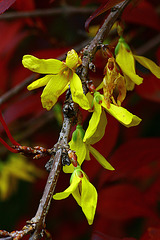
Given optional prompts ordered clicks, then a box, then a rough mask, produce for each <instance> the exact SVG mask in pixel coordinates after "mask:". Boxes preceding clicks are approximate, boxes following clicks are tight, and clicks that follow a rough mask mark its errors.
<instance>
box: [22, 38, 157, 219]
mask: <svg viewBox="0 0 160 240" xmlns="http://www.w3.org/2000/svg"><path fill="white" fill-rule="evenodd" d="M135 60H137V61H138V62H139V63H141V64H142V65H143V66H144V67H146V68H148V69H149V70H150V71H151V72H152V73H153V74H154V75H156V77H158V78H160V67H158V66H157V65H156V64H155V63H153V62H152V61H151V60H149V59H147V58H145V57H141V56H136V55H133V54H132V52H131V50H130V48H129V46H128V45H127V43H126V42H125V40H124V38H123V37H120V39H119V42H118V44H117V46H116V48H115V57H114V56H113V54H111V55H110V56H109V57H108V61H107V63H106V66H105V69H104V78H103V81H102V83H101V84H100V86H99V87H98V88H97V89H95V88H92V89H91V90H90V89H89V90H90V92H88V93H87V95H85V94H84V93H83V88H82V83H81V80H80V78H79V76H78V75H77V74H76V72H75V71H76V69H77V67H79V66H80V65H81V59H80V58H79V56H78V54H77V53H76V52H75V50H73V49H72V50H71V51H69V52H68V53H67V57H66V60H65V61H64V62H61V61H59V60H56V59H48V60H44V59H38V58H36V57H34V56H32V55H25V56H24V57H23V61H22V63H23V65H24V67H26V68H28V69H30V70H32V71H33V72H37V73H40V74H47V75H46V76H44V77H42V78H40V79H38V80H36V81H34V82H33V83H31V84H30V85H29V86H28V90H33V89H36V88H39V87H44V86H45V85H46V86H45V88H44V90H43V93H42V95H41V101H42V105H43V107H44V108H46V109H47V110H50V109H51V108H52V107H53V106H54V105H55V103H56V102H57V99H58V97H59V96H60V95H61V94H63V93H64V92H65V91H66V90H67V89H68V88H69V87H70V90H71V95H72V100H73V101H74V102H76V103H78V104H79V106H80V107H81V108H83V109H85V110H88V111H90V112H92V116H91V119H90V121H89V124H88V128H87V129H86V131H84V130H83V127H82V125H80V124H78V125H77V127H76V130H75V131H74V132H73V134H72V139H71V141H70V142H69V146H70V149H71V152H72V153H74V154H73V155H74V156H73V159H72V157H71V155H70V154H68V156H69V158H70V159H71V162H72V163H73V164H71V165H70V166H64V167H63V170H64V172H66V173H71V174H72V175H71V180H70V186H69V187H68V188H67V189H66V190H65V191H63V192H61V193H56V194H55V195H54V196H53V198H54V199H56V200H59V199H64V198H67V197H68V196H69V195H70V194H72V195H73V197H74V198H75V200H76V201H77V203H78V204H79V205H80V206H81V208H82V211H83V212H84V214H85V216H86V218H87V220H88V223H89V224H92V223H93V219H94V215H95V210H96V205H97V191H96V189H95V187H94V186H93V185H92V184H91V183H90V182H89V179H88V177H87V176H86V174H85V173H84V171H83V170H82V169H81V166H82V164H83V162H84V161H85V160H90V154H91V155H93V156H94V157H95V158H96V159H97V161H98V162H99V163H100V164H101V165H102V166H103V167H104V168H105V169H107V170H114V168H113V167H112V166H111V164H110V163H109V162H108V161H107V160H106V159H105V158H104V157H103V156H102V155H101V154H100V153H99V152H98V151H97V150H96V149H95V148H94V147H93V146H92V145H93V144H95V143H96V142H98V141H99V140H100V139H102V137H103V136H104V133H105V127H106V125H107V118H106V112H107V113H109V114H111V115H112V116H113V117H115V118H116V119H117V120H118V121H119V122H120V123H121V124H123V125H124V126H126V127H132V126H136V125H138V124H139V123H140V122H141V119H140V118H139V117H138V116H136V115H133V114H132V113H130V112H129V111H128V110H126V109H125V108H123V107H121V104H122V102H123V101H124V99H125V97H126V93H127V91H128V90H133V88H134V85H135V84H137V85H139V84H141V83H142V82H143V78H142V77H140V76H138V75H137V74H136V70H135ZM101 88H103V94H101V93H100V92H99V89H101Z"/></svg>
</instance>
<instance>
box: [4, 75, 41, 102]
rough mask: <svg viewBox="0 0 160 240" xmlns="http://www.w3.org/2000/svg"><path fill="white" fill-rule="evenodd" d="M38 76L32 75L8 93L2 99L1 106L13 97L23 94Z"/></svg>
mask: <svg viewBox="0 0 160 240" xmlns="http://www.w3.org/2000/svg"><path fill="white" fill-rule="evenodd" d="M36 76H37V74H32V75H31V76H29V77H28V78H26V79H25V80H24V81H23V82H21V83H20V84H18V85H17V86H15V87H14V88H12V89H11V90H9V91H8V92H6V93H5V94H3V95H2V96H1V97H0V105H2V104H3V103H4V102H6V101H8V100H9V99H10V98H12V97H13V96H15V95H17V94H18V93H19V92H21V91H22V90H23V89H24V88H25V87H26V86H28V85H29V84H30V83H31V82H33V80H34V79H35V78H36Z"/></svg>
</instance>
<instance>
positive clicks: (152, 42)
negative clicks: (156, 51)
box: [136, 34, 160, 55]
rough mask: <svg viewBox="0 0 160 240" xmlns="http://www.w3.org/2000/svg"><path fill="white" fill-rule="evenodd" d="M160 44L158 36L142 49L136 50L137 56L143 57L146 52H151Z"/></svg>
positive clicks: (159, 35) (159, 36)
mask: <svg viewBox="0 0 160 240" xmlns="http://www.w3.org/2000/svg"><path fill="white" fill-rule="evenodd" d="M159 43H160V34H158V35H156V36H155V37H153V38H152V39H150V40H149V41H148V42H146V43H145V44H143V45H142V46H141V47H139V48H138V49H136V54H138V55H143V54H144V53H146V52H149V51H150V50H151V49H153V48H154V47H156V46H157V45H158V44H159Z"/></svg>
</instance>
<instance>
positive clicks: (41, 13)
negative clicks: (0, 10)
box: [0, 6, 95, 20]
mask: <svg viewBox="0 0 160 240" xmlns="http://www.w3.org/2000/svg"><path fill="white" fill-rule="evenodd" d="M93 11H95V8H84V7H83V8H80V7H72V6H65V7H60V8H50V9H38V10H34V11H25V12H9V13H4V14H2V15H0V20H8V19H18V18H28V17H48V16H56V15H60V14H61V15H66V14H67V15H73V14H87V15H88V14H90V13H92V12H93Z"/></svg>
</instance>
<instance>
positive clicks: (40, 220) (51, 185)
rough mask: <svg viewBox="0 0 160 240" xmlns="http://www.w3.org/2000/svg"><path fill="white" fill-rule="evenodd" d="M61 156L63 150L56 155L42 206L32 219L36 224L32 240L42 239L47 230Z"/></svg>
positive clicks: (41, 202)
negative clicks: (44, 231)
mask: <svg viewBox="0 0 160 240" xmlns="http://www.w3.org/2000/svg"><path fill="white" fill-rule="evenodd" d="M61 156H62V149H59V150H58V151H57V152H56V155H55V157H54V159H53V157H52V159H53V166H52V169H51V171H50V174H49V177H48V180H47V183H46V186H45V189H44V192H43V196H42V199H41V200H40V204H39V207H38V210H37V213H36V215H35V217H34V218H32V220H31V223H32V224H34V223H35V224H36V228H35V231H34V234H33V235H32V236H31V237H30V240H36V239H40V238H41V237H42V236H41V234H42V230H43V229H44V228H45V219H46V215H47V213H48V209H49V207H50V203H51V199H52V196H53V193H54V189H55V186H56V183H57V180H58V177H59V173H60V170H61Z"/></svg>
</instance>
